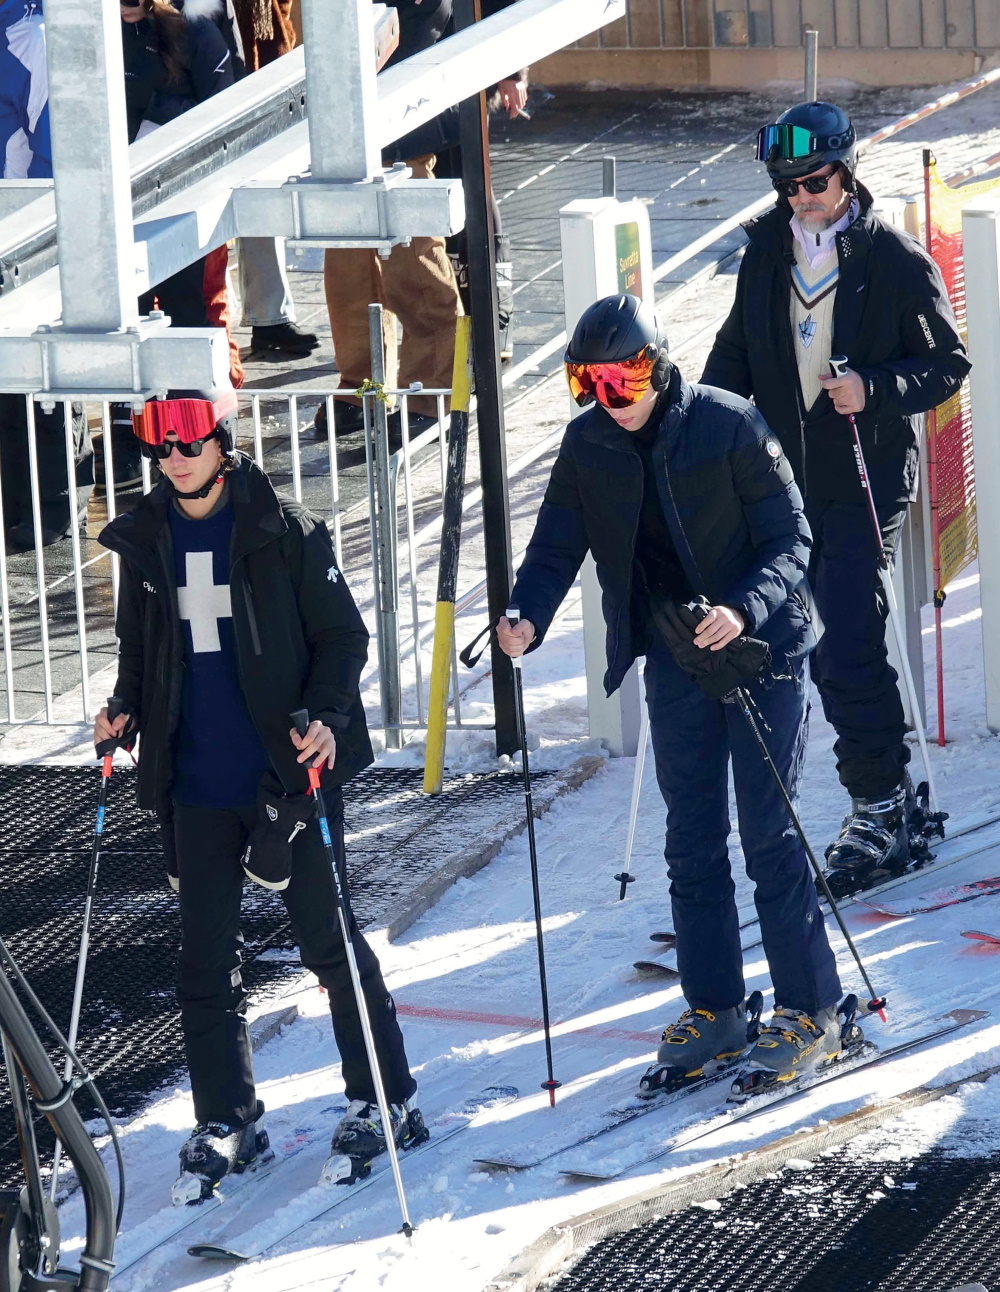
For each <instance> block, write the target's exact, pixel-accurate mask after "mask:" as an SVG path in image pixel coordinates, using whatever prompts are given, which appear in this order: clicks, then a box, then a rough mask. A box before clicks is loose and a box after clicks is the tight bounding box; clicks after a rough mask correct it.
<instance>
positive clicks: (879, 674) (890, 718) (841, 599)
mask: <svg viewBox="0 0 1000 1292" xmlns="http://www.w3.org/2000/svg"><path fill="white" fill-rule="evenodd" d="M806 517H807V519H808V521H809V526H810V528H811V529H812V533H813V546H812V557H811V560H810V563H809V582H810V584H811V586H812V590H813V596H814V597H815V600H816V609H817V610H818V611H819V616H820V619H821V620H822V621H823V635H822V637H821V638H820V640H819V644H818V645H817V647H816V649H815V651H814V652H813V655H812V665H811V667H812V676H813V680H814V681H815V683H816V686H817V688H818V689H819V694H820V698H821V699H822V701H823V712H824V713H825V714H826V718H827V721H828V722H829V723H830V725H831V726H832V727H833V728H834V730H835V731H836V732H837V740H836V743H835V744H834V747H833V748H834V753H835V754H836V757H837V773H838V775H839V776H840V783H841V784H842V785H843V786H844V788H845V789H846V790H847V792H848V793H849V794H850V795H852V797H854V798H866V799H881V798H885V797H886V795H888V794H890V793H891V792H892V791H893V790H894V789H895V788H896V786H897V785H899V784H901V783H902V780H903V776H904V773H905V770H906V764H907V763H908V762H909V761H910V750H909V747H908V746H907V745H906V744H904V742H903V736H904V733H905V731H906V719H905V717H904V714H903V704H902V701H901V700H900V698H899V690H898V689H897V686H896V672H895V669H893V667H892V665H891V664H890V663H889V657H888V653H887V651H886V645H885V629H886V617H887V615H888V605H887V602H886V598H885V593H884V591H883V588H882V583H881V580H880V578H879V573H878V560H877V548H876V546H875V535H874V532H873V528H872V523H871V518H870V516H869V512H868V507H867V505H866V504H865V503H841V502H828V503H814V504H812V506H809V505H807V506H806ZM905 518H906V511H905V509H901V508H900V504H898V503H897V504H893V505H892V506H891V507H888V508H885V509H880V511H879V523H880V524H881V526H882V544H883V548H884V550H885V552H886V555H887V556H888V557H889V560H890V561H891V560H892V559H893V557H894V555H895V551H896V542H897V540H898V538H899V532H900V530H901V528H902V525H903V521H904V519H905Z"/></svg>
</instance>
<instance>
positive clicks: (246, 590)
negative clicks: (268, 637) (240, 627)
mask: <svg viewBox="0 0 1000 1292" xmlns="http://www.w3.org/2000/svg"><path fill="white" fill-rule="evenodd" d="M240 584H241V586H242V588H243V601H244V604H245V605H246V608H247V619H248V621H249V623H250V640H251V641H252V642H253V653H254V654H255V655H263V653H264V652H263V651H262V650H261V648H260V633H259V632H258V631H257V614H256V611H255V610H254V608H253V597H252V595H251V593H250V583H249V581H248V580H247V578H246V576H245V575H244V576H243V577H242V578H241V579H240Z"/></svg>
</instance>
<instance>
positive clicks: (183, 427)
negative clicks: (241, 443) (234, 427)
mask: <svg viewBox="0 0 1000 1292" xmlns="http://www.w3.org/2000/svg"><path fill="white" fill-rule="evenodd" d="M236 412H237V404H236V392H235V391H232V390H228V391H225V392H224V393H223V394H221V395H220V396H219V398H218V399H216V400H214V401H213V400H210V399H156V400H150V402H149V403H148V404H146V406H145V407H144V408H143V410H142V412H141V413H133V414H132V427H133V429H134V431H135V433H136V435H137V436H138V438H139V439H140V440H141V441H142V442H143V444H150V445H154V446H155V445H158V444H162V443H163V442H164V440H165V439H166V438H167V436H168V435H170V434H171V433H172V434H174V435H176V436H177V438H178V439H179V440H180V442H181V443H182V444H194V443H195V442H196V441H197V440H204V439H207V438H208V436H209V435H211V434H212V432H213V431H214V430H215V428H216V426H218V424H219V422H221V421H222V420H223V419H224V418H226V417H235V416H236Z"/></svg>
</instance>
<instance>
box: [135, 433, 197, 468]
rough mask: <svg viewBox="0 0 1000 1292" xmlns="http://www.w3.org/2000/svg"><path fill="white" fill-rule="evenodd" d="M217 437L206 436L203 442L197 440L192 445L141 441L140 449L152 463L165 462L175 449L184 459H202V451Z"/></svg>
mask: <svg viewBox="0 0 1000 1292" xmlns="http://www.w3.org/2000/svg"><path fill="white" fill-rule="evenodd" d="M214 439H215V435H214V433H213V434H212V435H206V436H205V438H204V439H203V440H195V441H194V442H193V443H191V444H182V443H181V441H180V440H168V441H166V442H165V443H163V444H146V443H144V442H143V441H141V440H140V442H139V448H140V450H141V451H142V453H143V454H145V456H146V457H147V458H149V459H150V460H151V461H154V462H165V461H166V460H167V458H169V457H170V454H171V453H172V452H173V450H174V449H176V450H177V452H178V453H179V454H180V455H181V457H182V458H200V457H201V451H202V449H203V448H204V447H205V445H206V444H207V443H208V441H209V440H214Z"/></svg>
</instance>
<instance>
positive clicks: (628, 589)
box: [608, 445, 642, 676]
mask: <svg viewBox="0 0 1000 1292" xmlns="http://www.w3.org/2000/svg"><path fill="white" fill-rule="evenodd" d="M629 451H630V452H631V453H633V454H635V456H636V457H638V452H637V450H635V449H633V448H632V447H631V445H630V446H629ZM639 472H640V476H641V475H642V463H641V462H640V463H639ZM641 519H642V489H640V490H639V510H638V511H637V512H636V514H635V524H634V525H633V526H632V543H631V552H632V559H631V560H630V561H629V564H628V583H627V584H626V585H625V600H624V601H623V602H622V604H621V606H620V607H619V609H618V618H617V619H616V620H615V657H614V659H613V660H612V661H611V667H610V668H609V669H608V675H609V676H610V675H611V674H612V673H613V672H614V671H615V669H616V668H617V667H618V655H619V652H620V649H621V647H620V645H619V643H620V642H621V627H622V616H623V615H624V614H625V613H626V612H628V611H630V608H631V605H632V570H633V567H634V565H635V542H636V539H637V538H638V537H639V522H640V520H641Z"/></svg>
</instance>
